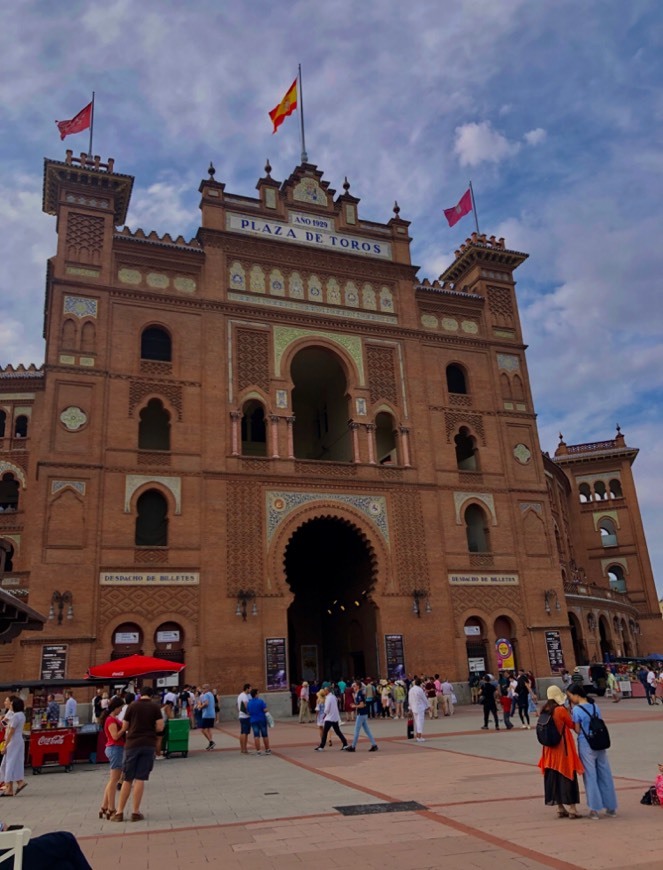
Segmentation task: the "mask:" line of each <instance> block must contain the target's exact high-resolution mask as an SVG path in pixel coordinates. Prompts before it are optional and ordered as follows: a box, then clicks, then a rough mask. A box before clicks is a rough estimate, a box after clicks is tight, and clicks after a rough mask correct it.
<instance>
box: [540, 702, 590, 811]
mask: <svg viewBox="0 0 663 870" xmlns="http://www.w3.org/2000/svg"><path fill="white" fill-rule="evenodd" d="M546 694H547V697H548V701H547V702H546V704H544V706H543V709H542V710H541V714H540V716H539V724H538V725H537V737H538V738H539V742H540V743H543V741H544V740H546V741H549V742H546V743H543V746H542V752H541V758H540V759H539V767H540V768H541V772H542V773H543V788H544V795H545V802H546V806H549V807H557V818H559V819H578V818H580V814H579V813H578V809H577V805H578V803H579V801H580V788H579V786H578V774H579V773H582V772H583V766H582V763H581V761H580V757H579V755H578V750H577V749H576V741H575V737H574V731H575V729H574V725H573V719H572V718H571V714H570V713H569V711H568V710H567V709H566V707H565V706H564V704H565V702H566V695H565V694H564V692H563V691H562V690H561V689H560V688H559V687H558V686H549V687H548V691H547V693H546ZM550 720H552V721H550ZM549 721H550V727H551V732H552V739H551V737H550V736H546V735H547V728H546V724H547V723H548V722H549ZM556 735H559V736H556ZM552 740H557V741H558V742H557V743H556V744H555V745H551V743H552Z"/></svg>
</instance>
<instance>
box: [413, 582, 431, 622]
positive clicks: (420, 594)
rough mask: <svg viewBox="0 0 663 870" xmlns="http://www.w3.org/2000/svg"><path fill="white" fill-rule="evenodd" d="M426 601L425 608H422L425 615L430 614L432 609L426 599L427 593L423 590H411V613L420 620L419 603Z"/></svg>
mask: <svg viewBox="0 0 663 870" xmlns="http://www.w3.org/2000/svg"><path fill="white" fill-rule="evenodd" d="M424 598H425V599H426V606H425V608H424V610H425V612H426V613H432V612H433V608H432V607H431V603H430V601H429V599H428V592H426V590H425V589H413V590H412V613H414V615H415V616H418V617H419V619H421V602H422V601H423V600H424Z"/></svg>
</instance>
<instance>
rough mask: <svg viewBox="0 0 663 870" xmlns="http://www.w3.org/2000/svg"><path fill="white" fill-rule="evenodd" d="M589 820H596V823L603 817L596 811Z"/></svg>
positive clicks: (590, 815)
mask: <svg viewBox="0 0 663 870" xmlns="http://www.w3.org/2000/svg"><path fill="white" fill-rule="evenodd" d="M589 818H590V819H594V821H597V820H598V819H600V818H601V816H600V815H599V814H598V813H597V812H596V811H595V810H592V811H591V813H590V814H589Z"/></svg>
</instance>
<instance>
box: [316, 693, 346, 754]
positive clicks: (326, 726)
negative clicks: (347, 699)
mask: <svg viewBox="0 0 663 870" xmlns="http://www.w3.org/2000/svg"><path fill="white" fill-rule="evenodd" d="M322 691H323V692H325V713H324V719H323V727H322V737H321V738H320V746H316V747H315V751H316V752H322V751H323V750H324V748H325V745H326V743H327V735H328V734H329V732H330V731H331V730H332V729H333V730H334V733H335V734H336V736H337V737H338V738H339V740H340V741H341V743H342V744H343V746H341V749H342V750H343V749H347V748H348V745H349V744H348V741H347V740H346V739H345V735H344V734H343V732H342V731H341V729H340V726H339V724H338V723H339V722H340V721H341V714H340V713H339V711H338V701H337V700H336V695H335V694H334V693H333V692H332V691H331V689H329V688H325V689H323V690H322Z"/></svg>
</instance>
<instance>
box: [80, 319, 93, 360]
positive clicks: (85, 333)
mask: <svg viewBox="0 0 663 870" xmlns="http://www.w3.org/2000/svg"><path fill="white" fill-rule="evenodd" d="M95 337H96V333H95V329H94V323H92V322H91V321H90V320H88V321H87V322H86V323H84V324H83V329H82V330H81V350H82V351H83V353H94V345H95Z"/></svg>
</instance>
